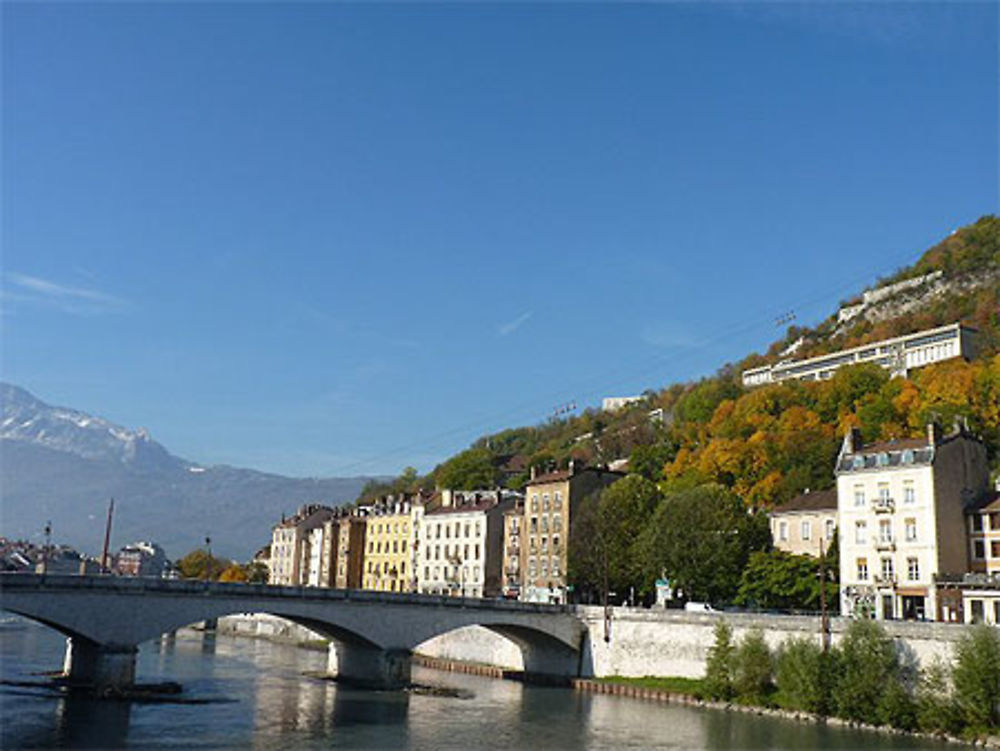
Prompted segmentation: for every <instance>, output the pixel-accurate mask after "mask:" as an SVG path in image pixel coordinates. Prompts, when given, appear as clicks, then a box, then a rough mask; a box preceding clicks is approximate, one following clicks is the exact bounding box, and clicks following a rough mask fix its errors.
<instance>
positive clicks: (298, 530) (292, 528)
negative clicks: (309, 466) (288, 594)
mask: <svg viewBox="0 0 1000 751" xmlns="http://www.w3.org/2000/svg"><path fill="white" fill-rule="evenodd" d="M333 515H334V512H333V509H331V508H329V507H327V506H320V505H318V504H310V505H306V506H302V507H301V508H300V509H299V510H298V511H297V512H296V513H295V515H294V516H292V517H290V518H287V519H282V520H281V521H280V522H279V523H278V524H276V525H275V526H274V529H273V530H272V533H271V559H270V573H269V577H268V583H270V584H278V585H286V586H300V585H302V584H305V583H307V582H308V578H309V576H308V572H309V566H310V560H311V559H310V547H309V545H310V533H311V532H312V531H313V530H314V529H316V528H317V527H322V526H323V524H324V523H325V522H326V521H327V520H329V519H331V518H332V517H333Z"/></svg>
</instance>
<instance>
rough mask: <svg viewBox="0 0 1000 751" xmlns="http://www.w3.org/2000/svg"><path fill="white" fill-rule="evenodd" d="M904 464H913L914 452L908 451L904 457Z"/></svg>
mask: <svg viewBox="0 0 1000 751" xmlns="http://www.w3.org/2000/svg"><path fill="white" fill-rule="evenodd" d="M902 461H903V464H913V451H911V450H910V449H906V451H904V452H903V456H902Z"/></svg>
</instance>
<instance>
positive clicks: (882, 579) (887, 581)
mask: <svg viewBox="0 0 1000 751" xmlns="http://www.w3.org/2000/svg"><path fill="white" fill-rule="evenodd" d="M872 580H873V581H874V582H875V586H877V587H895V586H896V575H895V574H875V576H873V577H872Z"/></svg>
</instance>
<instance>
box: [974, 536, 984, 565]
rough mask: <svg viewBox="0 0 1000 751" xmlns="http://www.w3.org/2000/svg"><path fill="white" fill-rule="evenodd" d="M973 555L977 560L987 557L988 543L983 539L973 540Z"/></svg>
mask: <svg viewBox="0 0 1000 751" xmlns="http://www.w3.org/2000/svg"><path fill="white" fill-rule="evenodd" d="M972 557H973V558H975V559H976V560H977V561H981V560H983V558H985V557H986V545H985V544H984V543H983V541H982V540H973V541H972Z"/></svg>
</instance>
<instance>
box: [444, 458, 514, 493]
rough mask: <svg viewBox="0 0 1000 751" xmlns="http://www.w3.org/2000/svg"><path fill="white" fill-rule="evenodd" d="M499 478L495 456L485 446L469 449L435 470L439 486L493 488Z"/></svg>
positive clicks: (470, 488) (474, 488)
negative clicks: (494, 461) (494, 460)
mask: <svg viewBox="0 0 1000 751" xmlns="http://www.w3.org/2000/svg"><path fill="white" fill-rule="evenodd" d="M498 479H499V474H498V472H497V468H496V467H495V466H494V465H493V456H492V455H491V454H490V452H489V451H488V450H487V449H484V448H473V449H467V450H465V451H463V452H462V453H460V454H457V455H456V456H453V457H452V458H451V459H449V460H448V461H446V462H445V463H444V464H442V465H441V466H439V467H438V468H437V469H436V470H434V480H435V482H436V483H437V485H438V487H442V488H451V489H453V490H476V489H480V488H492V487H495V486H496V484H497V480H498Z"/></svg>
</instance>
